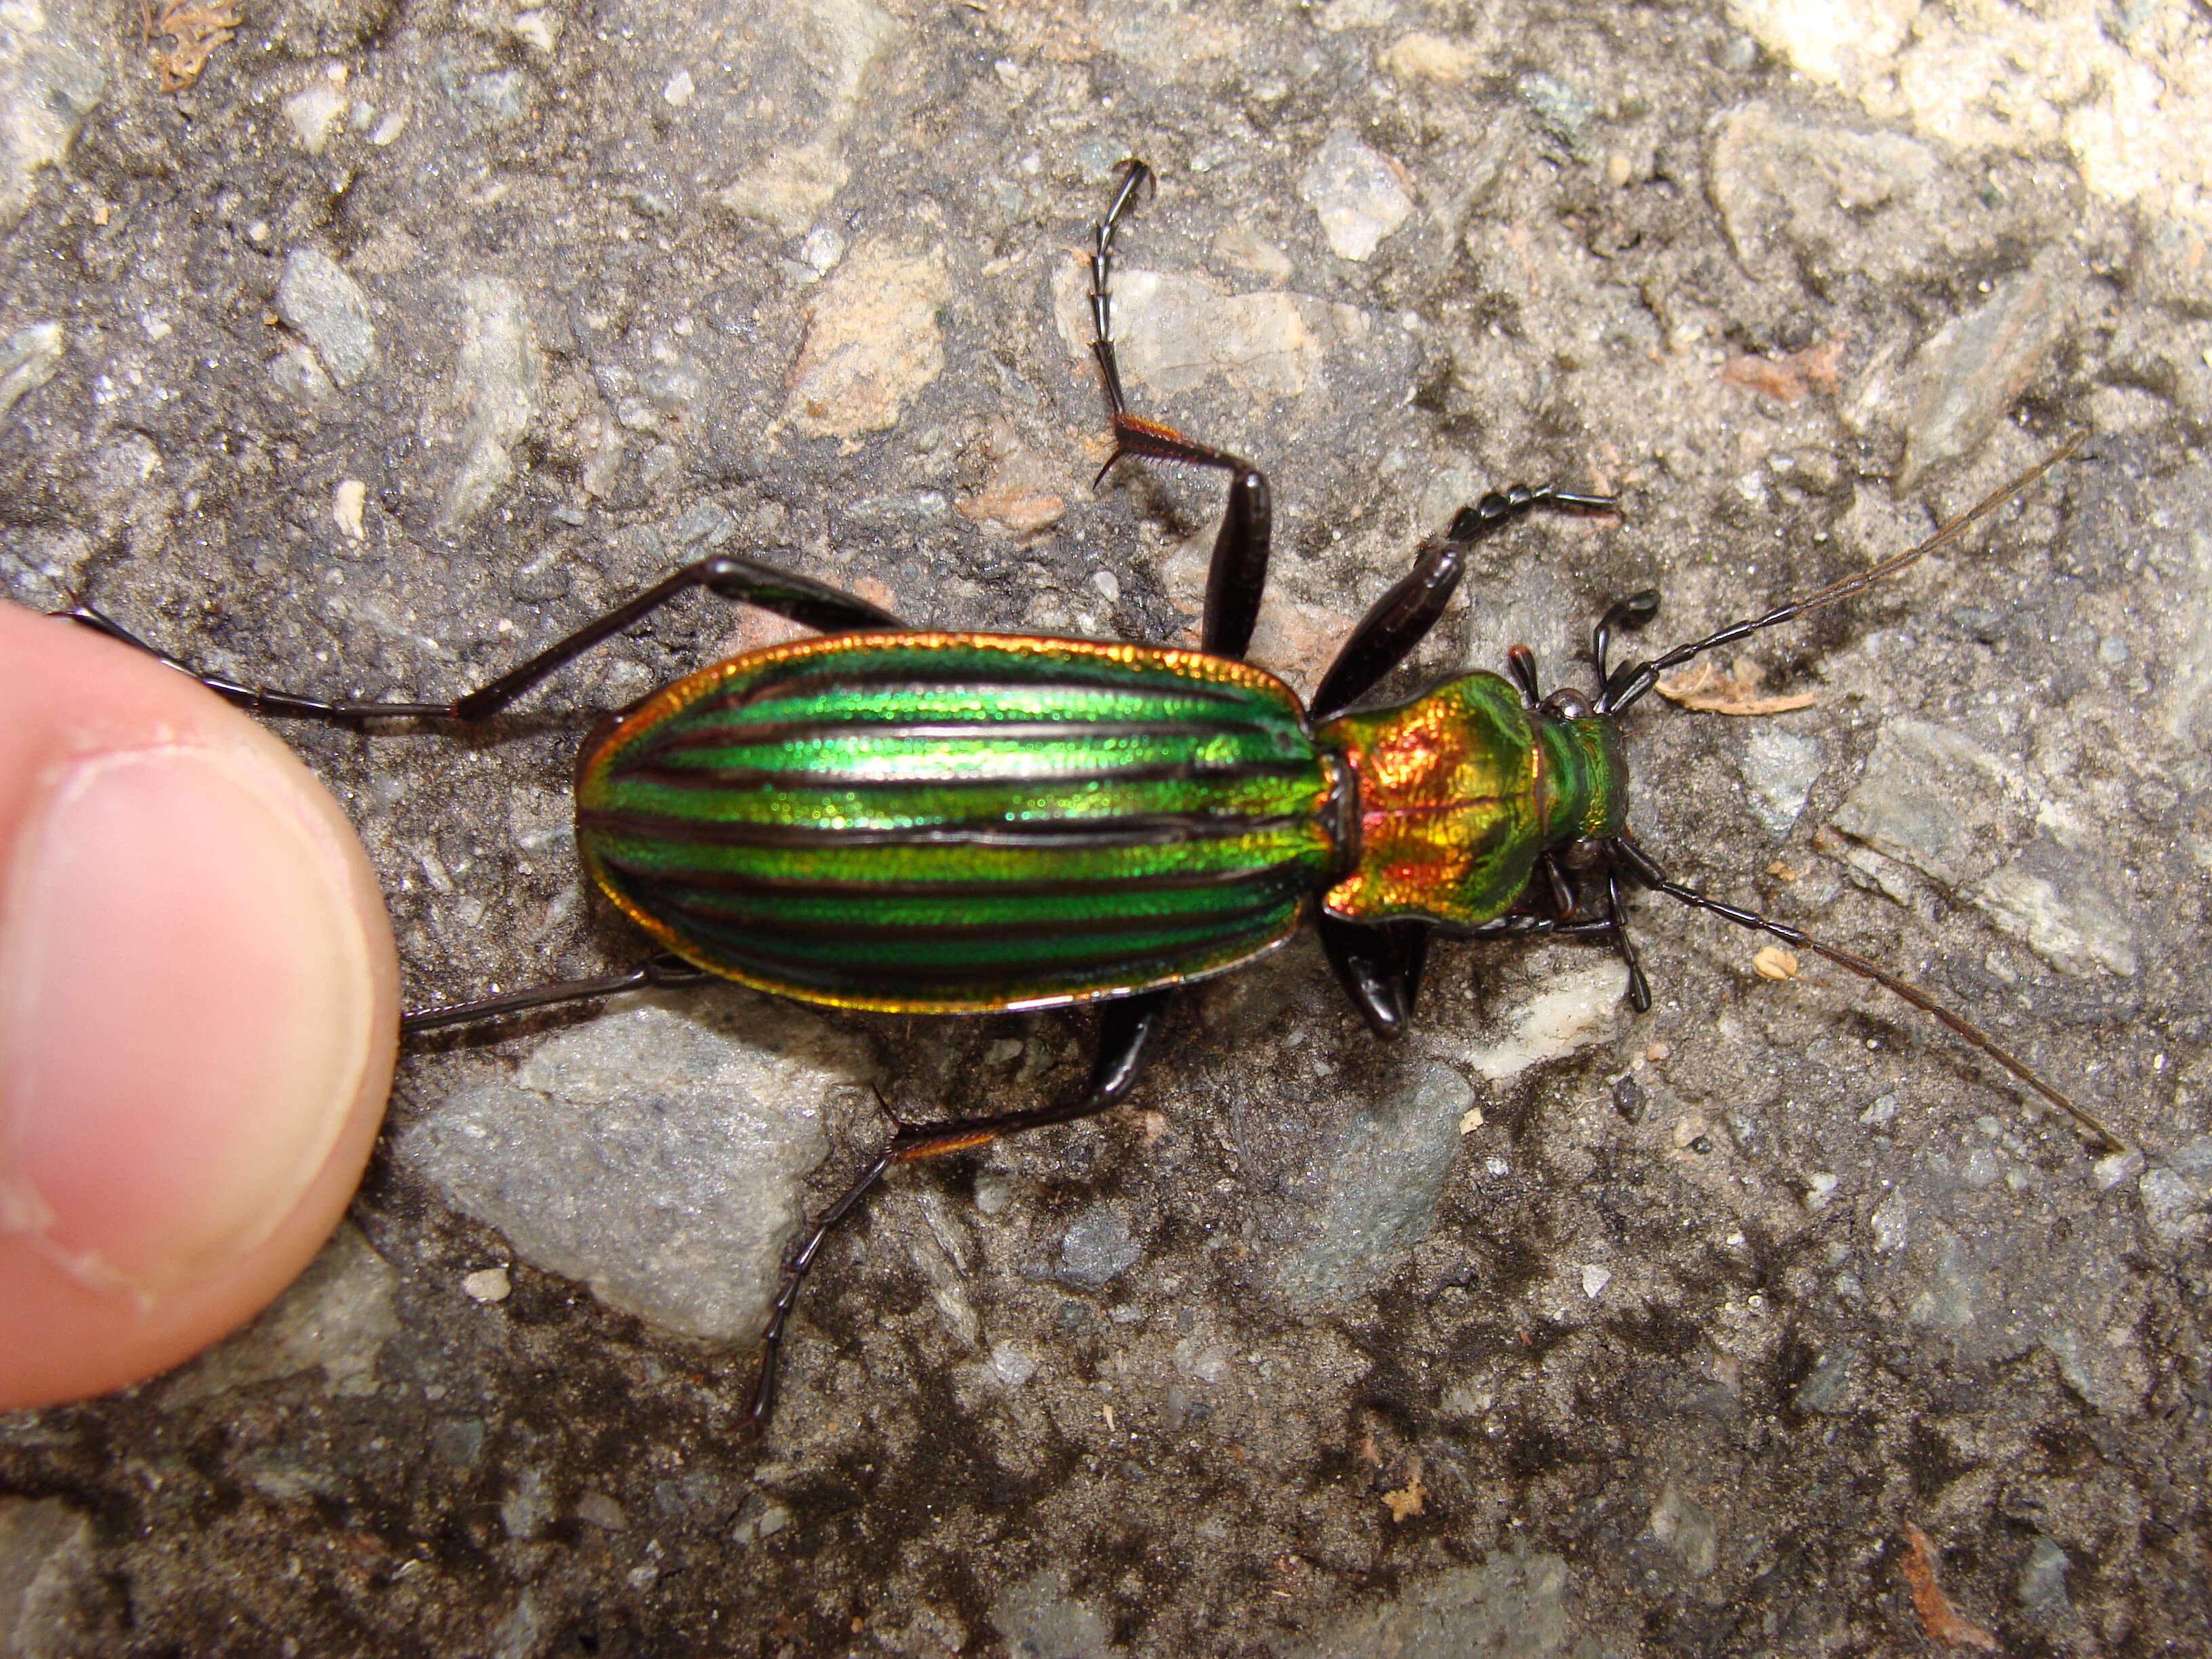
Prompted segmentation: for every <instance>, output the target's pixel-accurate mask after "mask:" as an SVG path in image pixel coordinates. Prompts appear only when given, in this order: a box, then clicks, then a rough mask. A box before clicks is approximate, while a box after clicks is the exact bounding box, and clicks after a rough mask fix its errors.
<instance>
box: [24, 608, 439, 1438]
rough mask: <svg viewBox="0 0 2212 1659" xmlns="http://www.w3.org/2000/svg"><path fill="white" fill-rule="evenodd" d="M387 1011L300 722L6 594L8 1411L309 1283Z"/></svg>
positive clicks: (393, 992)
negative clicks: (242, 706) (271, 717)
mask: <svg viewBox="0 0 2212 1659" xmlns="http://www.w3.org/2000/svg"><path fill="white" fill-rule="evenodd" d="M397 1033H398V958H397V956H396V953H395V952H394V950H393V947H392V929H391V926H390V923H389V922H388V921H387V920H386V915H385V911H384V904H383V900H382V898H381V897H380V895H379V893H378V890H377V885H376V880H375V877H374V873H373V872H372V871H371V870H370V868H369V864H368V858H367V857H366V855H365V854H363V853H362V848H361V845H360V842H358V840H357V839H356V837H355V835H354V832H353V829H352V827H351V825H350V824H349V823H348V822H347V820H346V817H345V815H344V813H343V811H341V810H340V808H339V806H338V805H337V802H336V801H334V800H333V799H331V796H330V795H329V793H327V792H326V791H325V790H324V789H323V787H321V785H320V784H319V783H317V782H316V781H315V780H314V778H313V775H310V774H309V773H308V771H307V769H306V768H305V767H303V766H302V765H301V763H299V761H298V760H297V759H295V757H293V756H292V754H291V753H290V752H289V750H287V749H286V748H285V746H284V745H283V743H282V742H280V741H279V740H278V739H277V738H275V737H273V736H271V735H270V733H269V732H266V731H265V730H264V729H263V728H262V727H260V726H258V725H257V724H256V723H255V722H253V721H252V720H249V719H247V718H246V716H244V715H243V714H240V713H238V712H237V711H236V710H235V709H234V708H230V707H229V706H228V704H226V703H225V702H223V701H222V699H221V698H219V697H217V696H215V695H214V694H213V693H211V692H210V691H207V690H204V689H203V688H202V687H200V686H198V685H196V684H193V683H192V682H191V681H190V680H188V679H186V678H185V677H184V676H183V675H181V674H179V673H177V672H176V671H173V670H172V669H169V668H167V667H165V666H164V665H161V663H159V662H156V661H155V660H154V659H151V658H149V657H147V656H145V655H143V653H138V652H136V651H133V650H131V649H130V648H129V647H125V646H121V645H118V644H116V643H114V642H113V641H108V640H105V639H101V638H100V637H98V636H96V635H94V634H92V633H91V632H90V631H88V630H87V629H81V628H77V627H75V626H73V625H71V624H70V623H62V622H56V621H52V620H50V619H48V618H46V617H37V616H33V615H32V614H30V613H29V612H27V611H21V610H17V609H15V608H14V607H11V606H9V605H0V1410H6V1409H12V1408H15V1407H26V1406H36V1405H45V1404H50V1403H52V1402H55V1401H65V1400H73V1399H82V1398H85V1397H88V1396H90V1395H98V1394H102V1393H105V1392H106V1391H108V1390H110V1389H117V1388H120V1387H123V1386H125V1385H126V1384H129V1383H137V1382H139V1381H142V1380H143V1379H145V1378H147V1377H149V1376H155V1375H158V1374H159V1373H160V1372H161V1371H164V1370H168V1369H169V1368H170V1367H172V1366H173V1365H176V1364H179V1363H180V1362H182V1361H183V1360H185V1359H186V1358H189V1357H191V1355H193V1354H195V1353H197V1352H199V1351H200V1350H201V1349H203V1348H204V1347H206V1346H209V1345H210V1343H212V1342H214V1341H216V1340H217V1339H219V1338H220V1337H222V1335H224V1334H226V1333H228V1332H229V1331H231V1330H234V1329H235V1328H237V1327H239V1326H240V1325H241V1324H243V1323H245V1322H246V1321H247V1320H249V1319H251V1318H252V1316H253V1315H254V1314H256V1313H257V1312H258V1311H259V1310H261V1309H262V1308H263V1307H264V1306H265V1305H266V1304H268V1303H269V1302H270V1300H271V1299H273V1298H274V1297H276V1295H277V1293H278V1292H279V1291H282V1290H283V1288H284V1286H285V1285H288V1284H289V1283H290V1282H291V1280H292V1279H293V1278H294V1277H295V1275H297V1273H299V1271H300V1269H301V1267H304V1266H305V1265H306V1264H307V1261H308V1259H309V1258H310V1257H312V1256H313V1255H314V1253H315V1252H316V1250H317V1249H319V1247H320V1246H321V1244H322V1243H323V1242H324V1240H325V1239H326V1238H327V1237H329V1236H330V1233H331V1229H332V1228H333V1227H335V1226H336V1225H337V1222H338V1220H339V1218H340V1217H341V1216H342V1215H343V1212H344V1210H345V1206H346V1203H347V1200H349V1198H350V1197H351V1196H352V1194H353V1191H354V1188H355V1187H356V1184H357V1183H358V1182H359V1180H360V1177H361V1171H362V1165H363V1164H364V1163H366V1161H367V1159H368V1152H369V1148H370V1146H372V1145H373V1144H374V1140H375V1138H376V1131H377V1126H378V1123H379V1121H380V1119H381V1117H382V1115H383V1110H384V1104H385V1099H386V1094H387V1092H388V1091H389V1089H390V1086H391V1081H392V1062H393V1058H394V1054H395V1050H396V1045H397Z"/></svg>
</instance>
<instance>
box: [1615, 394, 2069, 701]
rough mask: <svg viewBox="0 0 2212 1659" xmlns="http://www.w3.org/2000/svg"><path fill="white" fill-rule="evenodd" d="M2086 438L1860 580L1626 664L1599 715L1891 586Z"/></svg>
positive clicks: (1837, 584)
mask: <svg viewBox="0 0 2212 1659" xmlns="http://www.w3.org/2000/svg"><path fill="white" fill-rule="evenodd" d="M2087 436H2088V434H2087V432H2077V433H2075V435H2073V436H2072V437H2070V438H2069V439H2068V440H2067V441H2065V442H2064V443H2063V444H2061V445H2059V446H2058V447H2057V448H2056V449H2054V450H2052V451H2051V453H2049V454H2048V455H2046V456H2045V457H2044V458H2043V459H2041V460H2039V461H2038V462H2037V463H2036V464H2035V465H2033V466H2032V467H2030V468H2028V470H2027V471H2025V472H2023V473H2021V475H2020V476H2019V477H2016V478H2015V479H2014V480H2013V481H2012V482H2011V483H2008V484H2005V485H2004V486H2002V488H2001V489H1997V490H1996V491H1994V492H1993V493H1991V494H1990V495H1985V496H1984V497H1983V498H1982V499H1981V500H1980V501H1977V502H1975V503H1974V505H1973V506H1972V507H1968V508H1967V509H1966V511H1965V512H1964V513H1960V515H1959V516H1958V517H1957V518H1955V519H1954V520H1951V521H1950V522H1949V523H1948V524H1947V525H1945V526H1943V527H1942V529H1940V530H1938V531H1937V532H1936V533H1935V534H1934V535H1932V536H1930V537H1929V538H1928V539H1927V540H1926V541H1924V542H1922V543H1921V544H1919V545H1918V546H1917V547H1908V548H1906V549H1905V551H1904V552H1902V553H1893V554H1892V555H1890V556H1889V557H1887V558H1886V559H1884V560H1883V561H1882V562H1881V563H1880V564H1877V565H1873V566H1869V568H1867V569H1864V570H1862V571H1860V572H1859V573H1858V574H1857V575H1853V576H1845V577H1844V578H1842V579H1841V580H1838V581H1833V582H1831V583H1829V584H1828V586H1826V587H1823V588H1821V589H1820V590H1819V591H1818V592H1813V593H1808V594H1807V595H1806V596H1805V597H1804V598H1803V599H1792V600H1790V602H1789V603H1788V604H1787V605H1777V606H1776V607H1775V608H1774V609H1773V610H1771V611H1768V612H1767V613H1766V614H1765V616H1763V617H1752V618H1749V619H1747V620H1746V621H1743V622H1735V623H1729V625H1728V626H1727V627H1726V628H1723V629H1721V630H1720V631H1719V632H1718V633H1717V634H1710V635H1706V636H1705V638H1704V639H1702V640H1699V641H1695V642H1694V643H1692V644H1689V645H1678V646H1676V647H1674V649H1673V650H1671V651H1669V652H1668V653H1666V654H1665V655H1664V656H1662V657H1657V658H1655V659H1652V660H1651V661H1650V662H1640V663H1624V664H1622V665H1621V666H1620V668H1619V669H1617V670H1615V671H1614V672H1613V676H1612V677H1611V678H1609V679H1607V681H1606V682H1605V684H1604V686H1603V688H1602V689H1601V690H1600V691H1599V693H1598V697H1597V712H1598V713H1599V714H1619V713H1620V711H1621V710H1622V709H1624V708H1627V707H1628V706H1629V705H1630V704H1631V703H1632V702H1636V701H1637V700H1638V699H1639V698H1641V697H1642V696H1644V694H1645V693H1646V692H1648V691H1650V690H1651V688H1652V687H1653V686H1655V685H1656V684H1658V683H1659V677H1660V676H1661V675H1662V674H1663V673H1665V672H1666V671H1668V669H1670V668H1678V667H1680V665H1682V664H1684V663H1686V662H1687V661H1689V659H1691V658H1692V657H1694V656H1696V655H1698V654H1699V653H1700V652H1705V651H1711V649H1713V648H1714V647H1716V646H1722V645H1731V644H1734V643H1735V641H1738V640H1740V639H1741V638H1743V637H1744V635H1747V634H1756V633H1757V632H1759V629H1762V628H1778V627H1779V626H1780V625H1781V624H1782V623H1786V622H1795V621H1796V619H1797V618H1798V617H1802V616H1803V615H1804V614H1805V613H1806V612H1807V611H1817V610H1819V609H1820V607H1821V606H1822V605H1833V604H1835V603H1836V602H1837V601H1838V599H1850V597H1852V595H1854V594H1857V593H1863V592H1865V591H1866V590H1867V589H1868V588H1869V587H1872V586H1874V585H1875V583H1876V582H1879V581H1887V580H1888V579H1889V578H1890V577H1892V576H1894V575H1895V574H1897V573H1898V572H1899V571H1900V570H1903V569H1905V568H1908V567H1910V566H1911V565H1914V564H1917V563H1918V562H1920V561H1921V560H1922V559H1923V558H1925V557H1927V556H1928V555H1929V554H1930V553H1933V552H1934V551H1935V550H1936V549H1937V548H1939V547H1942V546H1943V545H1944V544H1947V543H1949V542H1953V541H1955V540H1957V539H1958V538H1959V537H1960V536H1961V535H1963V534H1964V533H1965V532H1966V530H1967V528H1968V527H1969V526H1972V525H1974V524H1976V523H1978V522H1979V521H1980V520H1983V519H1986V518H1987V517H1989V515H1990V513H1994V512H1996V510H1997V508H1999V507H2002V506H2003V505H2004V504H2005V503H2006V502H2007V501H2010V500H2012V498H2013V497H2014V496H2015V495H2019V494H2020V493H2021V491H2022V490H2024V489H2027V487H2028V486H2029V485H2030V484H2032V483H2034V482H2035V481H2036V480H2037V479H2038V478H2040V477H2042V476H2043V475H2044V474H2045V473H2046V472H2048V471H2051V468H2052V467H2054V466H2056V465H2058V463H2059V462H2061V461H2063V460H2064V459H2067V458H2068V457H2069V456H2070V455H2072V454H2073V453H2074V452H2075V450H2077V449H2079V448H2081V444H2082V441H2083V440H2084V439H2086V438H2087Z"/></svg>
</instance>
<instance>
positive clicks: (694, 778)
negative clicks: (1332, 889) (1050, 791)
mask: <svg viewBox="0 0 2212 1659" xmlns="http://www.w3.org/2000/svg"><path fill="white" fill-rule="evenodd" d="M1309 766H1310V763H1309V762H1305V761H1297V760H1268V761H1160V762H1156V763H1152V764H1150V765H1146V766H1117V767H1110V768H1107V769H1103V770H1101V769H1095V768H1094V769H1091V770H1089V771H1086V772H1083V773H1080V774H1079V773H1076V772H1075V771H1074V770H1073V769H1070V770H1069V772H1068V773H1067V775H1068V776H1069V777H1077V776H1079V777H1081V778H1082V779H1084V780H1085V781H1089V782H1093V783H1175V782H1178V781H1188V780H1193V779H1199V778H1203V779H1206V780H1207V781H1211V782H1218V783H1235V782H1237V781H1241V780H1243V779H1246V778H1286V777H1297V776H1300V775H1303V774H1304V772H1305V771H1306V770H1307V769H1308V768H1309ZM1057 776H1058V775H1057V774H1055V778H1057ZM623 777H625V778H626V779H628V780H629V781H633V782H636V783H650V784H657V785H659V786H661V787H665V788H670V789H761V788H769V787H774V788H778V789H811V790H819V791H829V790H867V789H911V788H913V787H915V781H914V779H913V778H912V777H878V776H872V775H866V774H859V775H855V774H854V773H853V772H852V771H850V770H849V769H848V770H847V771H843V772H837V771H828V770H823V769H818V768H805V769H800V768H789V769H786V768H781V767H769V766H715V767H713V768H702V769H692V768H690V767H680V766H668V765H660V764H654V763H639V764H637V765H635V766H629V767H625V768H624V769H623Z"/></svg>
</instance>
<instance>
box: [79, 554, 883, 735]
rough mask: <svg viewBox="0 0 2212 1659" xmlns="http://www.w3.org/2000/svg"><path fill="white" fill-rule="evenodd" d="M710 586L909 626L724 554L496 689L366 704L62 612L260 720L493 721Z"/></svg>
mask: <svg viewBox="0 0 2212 1659" xmlns="http://www.w3.org/2000/svg"><path fill="white" fill-rule="evenodd" d="M695 587H704V588H706V589H708V590H709V591H710V592H713V593H714V594H715V595H717V596H718V597H720V598H721V599H729V600H732V601H734V602H736V603H738V604H743V605H758V606H759V607H760V608H761V609H762V610H763V611H774V612H775V614H776V615H777V616H780V617H789V618H790V619H791V620H792V621H793V622H795V623H804V624H805V626H806V627H809V628H812V629H818V630H819V631H821V632H823V633H825V634H846V633H857V632H861V631H864V630H866V629H902V628H903V627H905V624H904V623H902V622H900V621H899V619H898V618H897V617H894V616H892V615H891V614H890V612H889V611H884V610H880V609H878V607H877V606H875V605H870V604H869V603H868V602H867V601H866V599H856V598H854V596H853V595H852V594H850V593H845V592H839V591H838V590H837V589H836V588H834V587H831V586H829V585H828V584H826V583H823V582H817V581H815V580H812V579H811V578H810V577H806V576H801V575H799V574H796V573H795V572H793V571H789V570H778V569H777V568H775V566H773V565H766V564H757V563H755V562H753V561H752V560H750V559H740V558H737V557H735V556H732V555H729V554H723V553H718V554H716V555H715V556H714V557H712V558H707V559H701V560H700V561H699V562H697V563H696V564H688V565H685V566H684V568H682V569H681V570H678V571H677V572H676V573H675V574H673V575H671V576H667V577H665V578H663V579H662V580H659V581H658V582H655V583H654V584H653V586H651V587H648V588H647V589H646V590H645V591H644V592H641V593H639V594H637V595H636V596H635V597H634V598H632V599H629V600H627V601H626V602H624V603H623V604H622V605H617V606H616V607H615V608H614V609H613V610H611V611H608V612H607V613H606V614H605V615H604V616H602V617H598V618H596V619H595V620H593V621H592V622H589V623H585V624H584V626H583V627H581V628H580V629H576V630H575V632H574V633H573V634H570V635H568V636H567V637H565V638H563V639H562V640H559V641H556V642H555V643H554V644H552V645H550V646H548V647H546V648H545V649H544V650H543V651H541V652H539V653H538V654H537V655H536V656H534V657H532V658H531V659H529V660H528V661H527V662H525V663H523V664H521V665H520V666H518V667H515V668H511V669H509V670H508V671H507V672H506V673H504V674H502V675H501V676H500V677H499V678H497V679H495V680H494V681H492V682H491V683H490V684H489V685H483V686H479V687H478V688H477V690H474V691H471V692H470V693H469V694H468V695H467V696H461V697H456V698H454V699H453V702H350V701H345V700H336V701H331V702H325V701H323V700H322V699H320V698H318V697H302V696H295V695H294V694H293V693H291V692H289V691H271V690H268V689H267V688H265V687H262V686H251V685H241V684H239V683H238V682H237V681H235V680H230V679H225V678H222V676H220V675H216V674H203V673H201V672H199V671H197V669H194V668H191V667H189V666H187V665H185V664H184V663H182V662H180V661H179V660H178V659H176V658H174V657H173V656H170V655H169V654H168V653H167V652H165V651H159V650H155V647H152V646H150V645H149V644H147V643H146V641H143V640H142V639H140V638H138V637H137V635H134V634H132V633H131V632H129V631H128V630H127V629H124V628H123V627H121V626H120V625H118V623H114V622H112V621H111V620H110V619H109V618H107V617H104V616H102V615H101V614H100V612H99V611H95V610H94V609H92V607H91V606H89V605H79V606H77V607H76V609H74V610H71V611H56V612H55V613H54V614H55V615H56V616H58V617H65V618H66V619H67V620H69V621H70V622H74V623H80V624H82V626H84V627H87V628H90V629H95V630H96V631H98V632H100V633H102V634H105V635H107V636H108V638H110V639H112V640H119V641H122V642H123V643H124V644H125V645H132V646H136V647H138V648H139V649H140V650H142V651H145V652H148V653H150V654H151V655H153V656H155V657H156V658H158V659H160V660H161V661H162V662H165V663H167V665H169V666H170V667H172V668H174V669H176V670H177V671H179V672H180V673H184V674H188V675H190V676H191V678H194V679H196V680H197V681H198V682H199V683H200V684H202V685H204V686H205V687H207V689H208V690H210V691H212V692H214V693H215V694H216V696H220V697H224V698H227V699H228V700H229V701H230V702H234V703H236V704H237V705H238V706H239V707H240V708H245V709H248V710H250V711H251V712H252V713H254V714H273V715H277V716H281V717H284V718H288V719H299V720H339V721H352V720H485V719H489V717H490V716H491V715H493V714H497V713H498V712H499V711H500V710H501V709H502V708H506V707H507V704H509V703H510V702H513V701H514V700H515V699H516V698H517V697H519V696H521V695H522V694H523V693H524V692H526V691H527V690H530V688H531V687H532V686H533V685H535V684H538V681H540V680H542V679H544V678H546V677H547V676H548V675H550V674H551V673H552V672H553V671H555V670H556V669H557V668H560V667H561V666H562V665H564V664H566V663H568V662H570V661H572V660H574V659H575V658H577V657H580V656H581V655H583V653H585V652H586V651H588V650H590V649H591V648H592V647H593V646H595V645H597V644H599V642H600V641H603V640H606V639H609V638H611V637H612V636H613V635H617V634H619V633H621V632H622V631H623V629H625V628H628V627H629V625H630V624H631V623H634V622H636V621H638V620H640V619H641V618H642V617H647V616H648V615H650V614H651V613H652V612H653V611H658V610H659V609H660V607H661V606H662V605H666V604H667V603H668V602H669V601H670V600H671V599H676V598H677V597H678V596H679V595H681V594H684V593H688V592H690V591H691V590H692V589H693V588H695Z"/></svg>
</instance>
